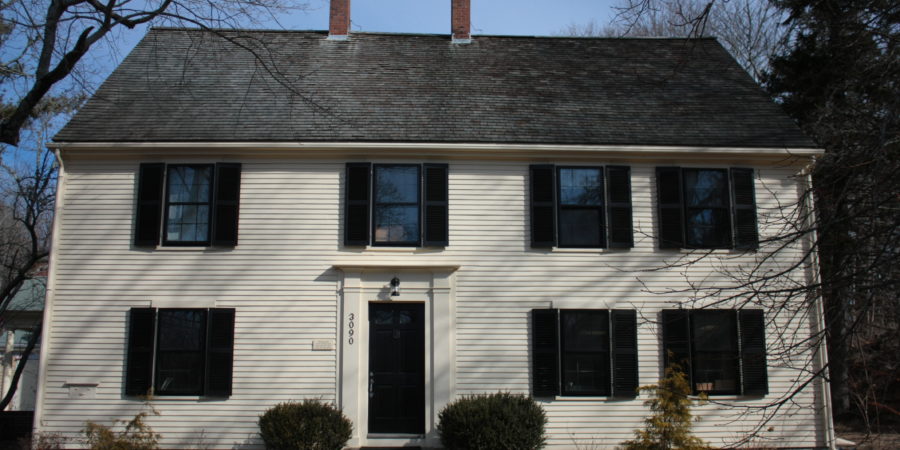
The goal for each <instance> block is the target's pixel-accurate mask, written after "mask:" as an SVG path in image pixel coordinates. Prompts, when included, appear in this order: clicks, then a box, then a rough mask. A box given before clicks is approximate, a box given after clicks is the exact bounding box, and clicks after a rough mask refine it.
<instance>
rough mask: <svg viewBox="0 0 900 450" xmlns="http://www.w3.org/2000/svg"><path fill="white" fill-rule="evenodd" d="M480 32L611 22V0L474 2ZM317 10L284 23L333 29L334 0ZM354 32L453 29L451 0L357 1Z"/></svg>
mask: <svg viewBox="0 0 900 450" xmlns="http://www.w3.org/2000/svg"><path fill="white" fill-rule="evenodd" d="M471 1H472V32H473V33H474V34H514V35H528V36H547V35H553V34H556V33H557V32H559V31H560V30H561V29H562V28H564V27H565V26H566V25H569V24H572V23H579V24H582V23H587V22H589V21H591V20H596V21H597V22H599V23H603V24H605V23H607V22H609V20H610V19H611V17H612V15H613V11H612V9H611V4H612V3H613V2H612V1H610V0H556V1H547V0H541V1H539V0H471ZM309 5H310V8H311V11H309V12H306V13H295V14H293V15H292V17H289V18H286V19H285V20H283V21H282V25H284V27H285V28H288V29H297V30H321V29H325V28H327V27H328V0H310V1H309ZM350 10H351V12H350V16H351V17H350V20H351V22H352V28H351V29H352V30H354V31H384V32H397V33H441V34H447V33H449V32H450V0H351V2H350Z"/></svg>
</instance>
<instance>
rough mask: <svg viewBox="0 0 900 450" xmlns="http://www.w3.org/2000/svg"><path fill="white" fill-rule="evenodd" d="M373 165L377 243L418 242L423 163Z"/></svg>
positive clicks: (375, 235)
mask: <svg viewBox="0 0 900 450" xmlns="http://www.w3.org/2000/svg"><path fill="white" fill-rule="evenodd" d="M373 169H374V177H373V187H374V195H373V197H374V202H373V212H374V213H373V215H374V220H373V221H372V227H373V236H374V237H375V239H374V243H375V245H379V244H380V245H412V246H415V245H419V242H420V239H419V230H420V229H421V227H420V226H419V222H420V217H421V214H420V210H419V208H420V197H421V192H420V189H419V186H420V184H421V183H420V180H421V176H420V167H419V166H418V165H375V166H374V168H373Z"/></svg>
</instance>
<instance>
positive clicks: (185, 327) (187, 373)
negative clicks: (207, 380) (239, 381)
mask: <svg viewBox="0 0 900 450" xmlns="http://www.w3.org/2000/svg"><path fill="white" fill-rule="evenodd" d="M158 322H159V323H158V325H157V327H158V334H157V352H156V389H155V391H156V393H157V394H182V395H198V394H201V393H202V390H203V365H204V349H205V337H206V311H205V310H180V309H173V310H160V311H159V317H158Z"/></svg>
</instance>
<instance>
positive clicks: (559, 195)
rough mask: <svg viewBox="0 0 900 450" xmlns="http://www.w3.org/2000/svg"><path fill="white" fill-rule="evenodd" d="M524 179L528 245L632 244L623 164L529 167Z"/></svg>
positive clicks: (628, 191) (628, 176)
mask: <svg viewBox="0 0 900 450" xmlns="http://www.w3.org/2000/svg"><path fill="white" fill-rule="evenodd" d="M530 177H531V179H530V187H531V189H530V194H531V246H532V247H535V248H542V247H560V248H606V247H612V248H616V247H618V248H629V247H633V246H634V238H633V233H632V219H631V169H630V168H629V167H625V166H606V167H601V166H553V165H533V166H531V167H530Z"/></svg>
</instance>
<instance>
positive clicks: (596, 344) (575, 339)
mask: <svg viewBox="0 0 900 450" xmlns="http://www.w3.org/2000/svg"><path fill="white" fill-rule="evenodd" d="M562 329H563V349H564V350H565V351H581V352H585V351H604V352H605V351H608V350H609V316H608V313H607V312H606V311H600V310H598V311H563V312H562Z"/></svg>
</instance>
